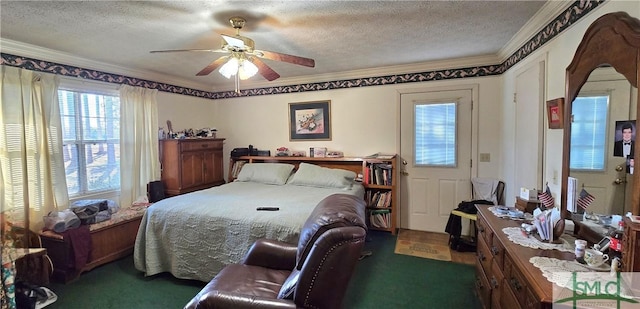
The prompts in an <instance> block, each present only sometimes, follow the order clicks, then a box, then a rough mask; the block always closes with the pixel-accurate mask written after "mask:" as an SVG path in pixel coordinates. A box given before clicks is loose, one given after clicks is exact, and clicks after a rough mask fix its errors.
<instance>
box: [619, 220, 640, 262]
mask: <svg viewBox="0 0 640 309" xmlns="http://www.w3.org/2000/svg"><path fill="white" fill-rule="evenodd" d="M622 271H625V272H639V271H640V223H634V222H632V221H631V220H630V219H629V218H627V217H624V235H623V238H622Z"/></svg>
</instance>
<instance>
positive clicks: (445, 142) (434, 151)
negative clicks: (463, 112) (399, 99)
mask: <svg viewBox="0 0 640 309" xmlns="http://www.w3.org/2000/svg"><path fill="white" fill-rule="evenodd" d="M414 115H415V128H416V132H415V135H414V136H415V141H414V145H415V154H414V157H415V160H416V165H430V166H441V167H455V166H456V165H457V162H456V157H457V156H456V121H457V116H456V103H429V104H416V105H415V110H414Z"/></svg>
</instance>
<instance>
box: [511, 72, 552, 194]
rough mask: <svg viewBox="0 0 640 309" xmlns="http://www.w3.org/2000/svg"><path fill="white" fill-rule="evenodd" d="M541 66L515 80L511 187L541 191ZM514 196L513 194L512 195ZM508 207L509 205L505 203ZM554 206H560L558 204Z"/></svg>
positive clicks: (542, 85) (523, 73)
mask: <svg viewBox="0 0 640 309" xmlns="http://www.w3.org/2000/svg"><path fill="white" fill-rule="evenodd" d="M543 93H544V62H542V61H539V62H534V63H533V64H532V65H531V66H529V67H528V68H526V69H525V70H524V71H523V72H521V73H519V74H517V76H516V98H515V104H516V106H515V118H516V119H515V147H514V156H515V157H514V158H515V160H514V161H515V166H514V168H513V172H514V186H513V188H511V190H515V194H516V196H517V195H519V190H520V188H522V187H524V188H529V189H535V188H538V189H544V187H543V186H544V184H543V183H542V171H543V170H544V168H543V161H542V158H543V156H542V149H543V147H544V146H543V145H544V139H543V136H544V133H543V132H544V131H543V128H544V127H543V118H544V117H543V115H544V114H543V110H544V108H543V106H544V104H543V102H544V100H543ZM512 192H514V191H512ZM506 204H510V203H506ZM556 204H559V202H557V203H556Z"/></svg>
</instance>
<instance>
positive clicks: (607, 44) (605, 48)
mask: <svg viewBox="0 0 640 309" xmlns="http://www.w3.org/2000/svg"><path fill="white" fill-rule="evenodd" d="M639 63H640V20H638V19H637V18H634V17H631V16H629V14H627V13H626V12H616V13H609V14H605V15H603V16H601V17H600V18H598V19H597V20H596V21H594V22H593V24H591V26H589V28H588V29H587V31H586V33H585V34H584V37H583V38H582V41H581V42H580V45H578V49H577V50H576V53H575V55H574V56H573V60H572V61H571V64H569V66H568V67H567V70H566V80H565V83H566V84H565V107H564V123H566V124H568V125H567V126H565V128H564V136H563V143H562V144H563V154H562V189H561V204H560V207H561V210H562V215H563V217H564V218H569V217H570V213H569V211H567V184H568V179H569V178H568V177H569V158H570V151H571V148H570V143H571V125H570V124H571V111H572V103H573V100H574V99H575V98H576V96H577V95H578V92H579V91H580V88H582V86H583V85H584V84H585V83H586V81H587V79H588V78H589V75H590V74H591V72H592V71H593V70H595V69H596V68H598V67H600V66H603V65H609V66H611V67H613V68H614V69H615V70H616V71H618V72H619V73H620V74H622V75H624V77H625V78H626V79H627V80H628V81H629V82H630V83H631V85H632V86H633V87H636V88H638V81H639V80H640V70H639V69H638V64H639ZM637 99H638V100H637V103H638V105H640V92H638V98H637ZM636 119H640V108H638V112H637V115H636ZM639 158H640V147H635V153H634V160H635V162H638V159H639ZM632 191H633V192H632V197H631V204H632V205H631V209H632V213H633V214H634V215H639V214H640V172H636V173H634V174H633V190H632Z"/></svg>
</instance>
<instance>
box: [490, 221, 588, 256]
mask: <svg viewBox="0 0 640 309" xmlns="http://www.w3.org/2000/svg"><path fill="white" fill-rule="evenodd" d="M502 231H503V232H504V233H505V234H507V237H508V238H509V240H511V241H512V242H514V243H516V244H518V245H521V246H524V247H529V248H533V249H544V250H554V249H555V250H558V251H566V252H575V244H574V243H575V240H576V239H575V238H574V237H573V236H570V235H567V234H562V236H560V240H561V241H562V243H559V244H552V243H548V242H542V241H540V240H539V239H538V238H536V237H534V236H525V235H524V234H522V229H520V228H519V227H505V228H503V229H502Z"/></svg>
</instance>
